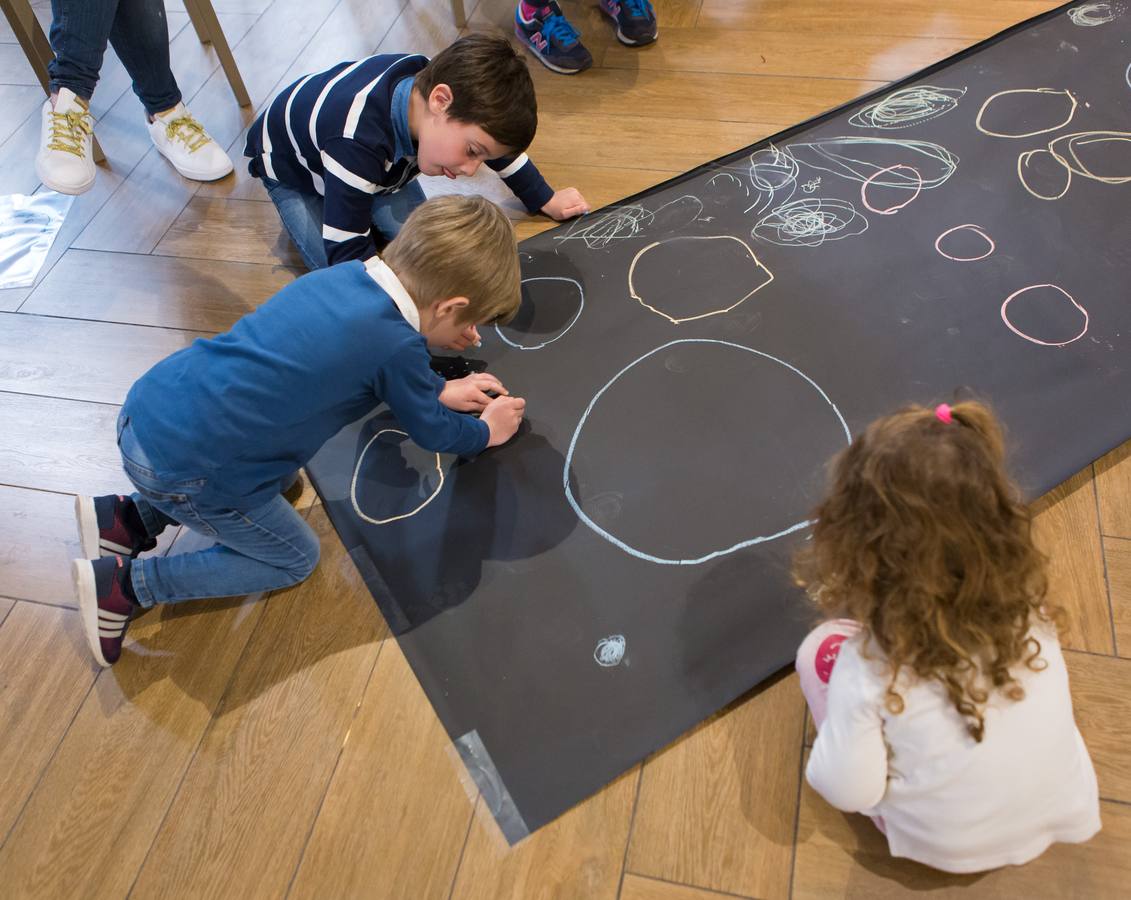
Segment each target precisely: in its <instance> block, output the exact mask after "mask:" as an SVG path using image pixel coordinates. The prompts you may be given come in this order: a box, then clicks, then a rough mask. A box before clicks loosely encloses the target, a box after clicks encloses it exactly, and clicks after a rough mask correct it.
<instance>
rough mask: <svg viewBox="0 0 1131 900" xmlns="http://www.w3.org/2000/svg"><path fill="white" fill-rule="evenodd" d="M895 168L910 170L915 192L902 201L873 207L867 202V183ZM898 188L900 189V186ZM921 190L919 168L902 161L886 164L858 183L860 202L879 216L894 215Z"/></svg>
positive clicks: (921, 181) (887, 185)
mask: <svg viewBox="0 0 1131 900" xmlns="http://www.w3.org/2000/svg"><path fill="white" fill-rule="evenodd" d="M896 169H907V171H908V172H911V173H913V174H914V175H915V193H914V194H912V195H911V196H910V197H908V198H907V199H906V200H904V201H903V202H902V203H897V204H896V205H895V206H889V207H887V208H885V209H876V207H874V206H873V205H872V204H871V203H869V202H868V185H870V184H871V183H872V182H873V181H875V180H876V179H877V178H879V177H880V176H881V175H883V174H884V173H885V172H894V171H895V170H896ZM883 187H896V185H891V184H885V185H883ZM899 189H900V190H902V187H900V188H899ZM922 190H923V176H922V175H920V174H919V170H918V169H916V168H914V167H912V166H907V165H904V164H903V163H898V164H896V165H894V166H888V167H887V168H885V169H878V170H877V171H875V172H873V173H872V174H871V175H869V176H868V178H867V180H866V181H865V182H864V183H863V184H861V185H860V202H861V203H863V204H864V206H865V207H867V208H868V209H870V210H871V211H872V212H874V213H879V214H880V215H881V216H890V215H894V214H895V213H897V212H899V211H900V210H901V209H903V207H905V206H906V205H907V204H908V203H910V202H911V201H912V200H914V199H915V198H916V197H918V196H919V193H920V192H921V191H922Z"/></svg>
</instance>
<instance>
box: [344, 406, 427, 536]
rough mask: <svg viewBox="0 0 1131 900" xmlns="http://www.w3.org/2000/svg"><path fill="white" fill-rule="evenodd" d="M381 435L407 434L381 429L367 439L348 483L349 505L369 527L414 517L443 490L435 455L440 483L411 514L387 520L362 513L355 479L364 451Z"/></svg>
mask: <svg viewBox="0 0 1131 900" xmlns="http://www.w3.org/2000/svg"><path fill="white" fill-rule="evenodd" d="M383 434H401V435H404V436H405V437H408V432H405V431H400V430H399V429H397V428H382V429H381V430H380V431H378V432H377V433H376V434H375V435H373V437H371V438H370V439H369V443H367V444H366V445H365V447H364V448H363V449H362V451H361V453H359V454H358V457H357V465H356V466H354V470H353V480H352V481H350V503H351V504H352V506H353V511H354V512H355V513H357V515H358V517H359V518H361V519H363V520H364V521H366V522H368V523H369V524H370V525H388V524H389V523H390V522H398V521H400V520H401V519H407V518H409V517H410V516H415V515H416V514H417V513H418V512H420V511H421V510H422V509H424V507H426V506H427V505H428V504H429V503H431V502H432V501H433V500H435V499H436V498H437V497H438V496H439V495H440V491H442V490H443V489H444V469H443V466H442V465H441V464H440V454H439V453H437V454H436V471H437V472H438V473H439V475H440V483H439V484H437V485H436V489H435V490H434V491H432V493H431V495H429V497H428V498H427V499H426V500H425V501H424V502H423V503H421V504H420V505H419V506H418V507H416V509H414V510H412V511H411V512H406V513H402V514H401V515H399V516H389V518H387V519H375V518H373V517H372V516H368V515H366V514H365V513H364V512H362V510H361V507H360V506H359V505H358V502H357V479H358V476H359V474H360V473H361V463H362V461H363V460H364V459H365V454H366V451H368V450H369V448H370V447H371V446H373V442H374V441H376V440H377V439H378V438H379V437H381V435H383Z"/></svg>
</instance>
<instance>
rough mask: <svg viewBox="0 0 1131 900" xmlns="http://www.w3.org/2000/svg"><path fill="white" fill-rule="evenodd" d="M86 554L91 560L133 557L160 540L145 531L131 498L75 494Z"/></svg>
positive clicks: (80, 537) (76, 516)
mask: <svg viewBox="0 0 1131 900" xmlns="http://www.w3.org/2000/svg"><path fill="white" fill-rule="evenodd" d="M75 518H76V519H78V523H79V539H80V540H81V541H82V555H83V556H85V557H86V558H87V559H98V557H100V556H114V555H116V554H119V553H120V554H122V555H123V556H128V557H129V558H130V559H133V558H134V557H135V556H137V555H138V554H139V553H141V552H143V551H145V550H152V549H153V548H154V547H156V546H157V541H156V540H155V539H154V538H151V537H150V536H149V535H147V534H146V533H145V527H144V526H143V525H142V524H141V517H140V516H139V515H138V513H137V510H136V509H135V508H134V502H133V500H131V499H130V498H129V497H122V496H116V495H114V494H110V495H108V496H106V497H83V496H78V497H75Z"/></svg>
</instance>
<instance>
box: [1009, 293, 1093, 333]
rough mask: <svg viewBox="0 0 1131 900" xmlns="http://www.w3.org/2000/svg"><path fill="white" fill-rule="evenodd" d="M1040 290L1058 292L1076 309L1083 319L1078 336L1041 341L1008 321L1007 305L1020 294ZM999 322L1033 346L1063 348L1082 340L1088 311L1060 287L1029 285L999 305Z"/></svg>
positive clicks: (1086, 329)
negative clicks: (1048, 289)
mask: <svg viewBox="0 0 1131 900" xmlns="http://www.w3.org/2000/svg"><path fill="white" fill-rule="evenodd" d="M1040 288H1052V289H1053V290H1054V291H1059V292H1060V293H1061V294H1063V295H1064V296H1065V297H1067V298H1068V302H1069V303H1071V304H1072V305H1073V306H1075V307H1076V309H1078V310H1079V311H1080V314H1081V315H1083V317H1084V327H1083V328H1081V329H1080V333H1079V334H1078V335H1076V336H1075V337H1070V338H1069V339H1068V340H1066V341H1042V340H1041V339H1040V338H1035V337H1033V336H1032V335H1030V334H1026V333H1025V332H1023V331H1022V330H1021V329H1019V328H1018V327H1017V326H1016V325H1014V324H1013V323H1012V322H1011V321H1010V320H1009V315H1008V313H1007V310H1008V308H1009V304H1010V303H1012V302H1013V301H1014V300H1015V299H1016V298H1017V297H1020V296H1021V295H1022V294H1024V293H1027V292H1029V291H1035V290H1039V289H1040ZM1001 320H1002V321H1003V322H1004V323H1005V325H1006V327H1007V328H1008V329H1009V330H1010V331H1012V332H1013V333H1014V334H1015V335H1017V336H1018V337H1022V338H1024V339H1025V340H1027V341H1031V342H1032V343H1034V344H1040V345H1041V346H1042V347H1063V346H1065V345H1066V344H1071V343H1072V342H1073V341H1078V340H1080V338H1082V337H1083V336H1084V335H1085V334H1087V332H1088V311H1087V310H1086V309H1084V307H1082V306H1081V305H1080V304H1079V303H1077V302H1076V299H1075V298H1074V297H1073V296H1072V295H1071V294H1070V293H1068V291H1066V290H1065V289H1064V288H1062V287H1058V286H1057V285H1055V284H1031V285H1029V287H1025V288H1021V290H1019V291H1014V292H1013V293H1012V294H1010V295H1009V296H1008V297H1006V298H1005V302H1004V303H1003V304H1002V305H1001Z"/></svg>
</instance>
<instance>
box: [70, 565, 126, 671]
mask: <svg viewBox="0 0 1131 900" xmlns="http://www.w3.org/2000/svg"><path fill="white" fill-rule="evenodd" d="M71 575H72V577H73V578H74V581H75V593H76V594H77V595H78V598H79V611H80V613H81V614H82V624H83V629H84V630H85V631H86V642H87V643H88V644H89V645H90V652H91V653H92V654H94V658H95V660H96V661H97V662H98V664H99V665H100V666H112V665H114V663H116V662H117V661H118V657H119V656H121V655H122V641H123V640H125V637H126V629H127V628H128V627H129V625H130V619H132V618H133V617H134V615H135V613H137V612H140V611H141V607H140V606H138V605H137V604H136V603H134V602H133V600H131V599H130V597H129V596H128V594H127V591H130V590H131V589H130V588H129V586H128V585H129V577H130V560H128V559H126V558H125V557H123V556H107V557H105V558H103V559H76V560H75V561H74V562H73V563H72V564H71Z"/></svg>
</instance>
